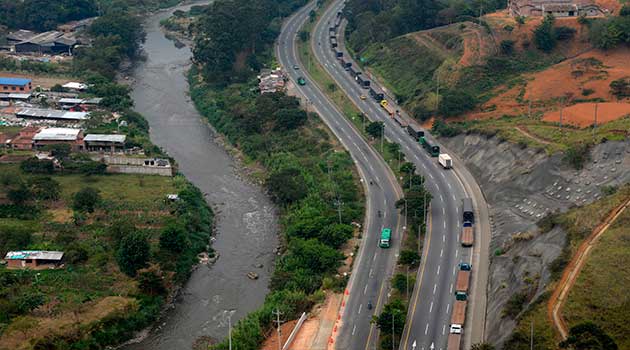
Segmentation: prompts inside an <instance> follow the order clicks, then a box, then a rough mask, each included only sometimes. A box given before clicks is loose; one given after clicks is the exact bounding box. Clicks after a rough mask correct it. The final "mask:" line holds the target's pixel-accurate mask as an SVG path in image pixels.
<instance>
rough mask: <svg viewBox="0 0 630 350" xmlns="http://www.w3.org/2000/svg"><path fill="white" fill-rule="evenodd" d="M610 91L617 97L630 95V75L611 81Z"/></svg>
mask: <svg viewBox="0 0 630 350" xmlns="http://www.w3.org/2000/svg"><path fill="white" fill-rule="evenodd" d="M609 86H610V93H611V94H613V95H615V96H616V97H617V98H624V97H628V96H630V77H623V78H619V79H616V80H613V81H612V82H611V83H610V85H609Z"/></svg>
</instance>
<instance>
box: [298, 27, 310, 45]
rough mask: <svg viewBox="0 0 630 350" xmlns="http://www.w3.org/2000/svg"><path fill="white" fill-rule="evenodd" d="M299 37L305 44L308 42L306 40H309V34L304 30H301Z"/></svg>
mask: <svg viewBox="0 0 630 350" xmlns="http://www.w3.org/2000/svg"><path fill="white" fill-rule="evenodd" d="M298 35H299V37H300V41H301V42H303V43H305V42H307V41H308V39H310V38H311V33H309V32H307V31H306V30H301V31H300V34H298Z"/></svg>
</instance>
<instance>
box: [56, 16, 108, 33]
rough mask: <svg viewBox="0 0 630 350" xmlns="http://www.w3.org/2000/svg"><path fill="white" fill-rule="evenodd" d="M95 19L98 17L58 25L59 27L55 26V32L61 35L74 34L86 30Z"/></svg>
mask: <svg viewBox="0 0 630 350" xmlns="http://www.w3.org/2000/svg"><path fill="white" fill-rule="evenodd" d="M97 18H98V17H90V18H85V19H82V20H80V21H72V22H68V23H65V24H60V25H59V26H57V30H58V31H60V32H62V33H76V32H79V31H82V30H85V29H87V27H89V26H90V25H91V24H92V22H94V20H95V19H97Z"/></svg>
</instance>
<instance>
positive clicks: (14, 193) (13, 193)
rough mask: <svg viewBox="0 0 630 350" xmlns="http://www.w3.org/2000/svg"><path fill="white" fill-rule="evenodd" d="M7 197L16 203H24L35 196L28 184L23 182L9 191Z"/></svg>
mask: <svg viewBox="0 0 630 350" xmlns="http://www.w3.org/2000/svg"><path fill="white" fill-rule="evenodd" d="M7 198H8V199H9V200H10V201H11V202H12V203H13V204H15V205H23V204H24V203H26V202H28V201H30V200H31V199H32V198H33V194H32V193H31V190H30V189H29V188H28V186H26V184H24V183H21V184H19V185H18V186H17V187H16V188H12V189H10V190H9V191H8V192H7Z"/></svg>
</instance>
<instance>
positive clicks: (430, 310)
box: [429, 302, 433, 313]
mask: <svg viewBox="0 0 630 350" xmlns="http://www.w3.org/2000/svg"><path fill="white" fill-rule="evenodd" d="M431 312H433V302H431V305H429V313H431Z"/></svg>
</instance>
